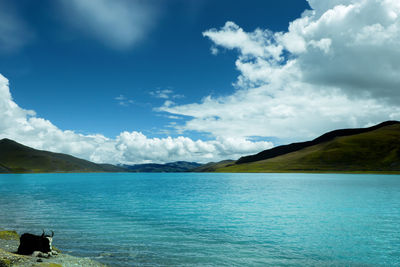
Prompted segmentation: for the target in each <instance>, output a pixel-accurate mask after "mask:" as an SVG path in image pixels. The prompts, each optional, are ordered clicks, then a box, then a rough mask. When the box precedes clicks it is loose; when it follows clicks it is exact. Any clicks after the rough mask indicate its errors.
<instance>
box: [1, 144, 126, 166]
mask: <svg viewBox="0 0 400 267" xmlns="http://www.w3.org/2000/svg"><path fill="white" fill-rule="evenodd" d="M123 171H126V169H124V168H122V167H118V166H114V165H109V164H96V163H93V162H90V161H87V160H83V159H79V158H76V157H73V156H70V155H66V154H61V153H53V152H49V151H43V150H37V149H33V148H30V147H27V146H24V145H22V144H19V143H17V142H15V141H13V140H10V139H2V140H0V173H36V172H123Z"/></svg>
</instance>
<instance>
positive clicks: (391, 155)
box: [215, 123, 400, 173]
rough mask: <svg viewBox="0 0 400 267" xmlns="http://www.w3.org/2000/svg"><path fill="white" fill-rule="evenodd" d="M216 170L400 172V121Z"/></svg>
mask: <svg viewBox="0 0 400 267" xmlns="http://www.w3.org/2000/svg"><path fill="white" fill-rule="evenodd" d="M215 171H217V172H371V173H375V172H385V173H400V124H399V123H395V124H391V125H388V126H383V127H380V128H377V129H375V130H372V131H368V132H364V133H360V134H354V135H349V136H340V137H336V138H334V139H332V140H330V141H326V142H322V143H319V144H317V145H312V146H308V147H306V148H303V149H300V150H297V151H295V152H291V153H286V154H283V155H279V156H276V157H273V158H269V159H265V160H260V161H255V162H249V163H242V164H238V163H237V162H236V163H235V164H231V165H230V166H227V167H222V168H216V170H215Z"/></svg>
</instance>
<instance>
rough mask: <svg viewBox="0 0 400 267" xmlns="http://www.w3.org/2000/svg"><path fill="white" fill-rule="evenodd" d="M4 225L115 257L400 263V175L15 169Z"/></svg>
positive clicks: (3, 178) (229, 262) (4, 195)
mask: <svg viewBox="0 0 400 267" xmlns="http://www.w3.org/2000/svg"><path fill="white" fill-rule="evenodd" d="M0 228H5V229H15V230H17V231H18V233H20V234H21V233H24V232H33V233H37V234H41V232H42V229H46V230H48V231H50V230H54V232H55V236H54V242H53V244H54V245H55V246H56V247H58V248H60V249H61V250H63V251H64V252H66V253H69V254H72V255H76V256H84V257H91V258H93V259H95V260H97V261H100V262H103V263H106V264H110V265H112V266H165V265H167V266H179V265H181V266H196V265H198V266H205V265H208V266H213V265H214V266H215V265H218V266H221V265H226V266H265V265H274V266H277V265H280V266H288V265H325V266H326V265H328V266H330V265H340V266H342V265H346V266H359V265H371V266H372V265H400V176H399V175H348V174H211V173H210V174H203V173H120V174H110V173H106V174H104V173H102V174H11V175H9V174H7V175H0Z"/></svg>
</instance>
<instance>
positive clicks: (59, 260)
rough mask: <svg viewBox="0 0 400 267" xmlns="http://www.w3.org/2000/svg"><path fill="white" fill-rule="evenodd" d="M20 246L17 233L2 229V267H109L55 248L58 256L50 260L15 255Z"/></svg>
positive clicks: (0, 264)
mask: <svg viewBox="0 0 400 267" xmlns="http://www.w3.org/2000/svg"><path fill="white" fill-rule="evenodd" d="M18 246H19V235H18V233H17V232H16V231H12V230H5V229H1V228H0V267H11V266H15V267H62V266H88V267H108V266H107V265H105V264H103V263H100V262H97V261H95V260H92V259H90V258H86V257H85V258H82V257H75V256H72V255H69V254H64V253H62V252H61V251H60V250H58V249H57V248H54V250H56V251H57V252H58V255H56V256H51V257H49V258H39V257H32V256H26V255H19V254H16V253H15V252H16V251H17V249H18Z"/></svg>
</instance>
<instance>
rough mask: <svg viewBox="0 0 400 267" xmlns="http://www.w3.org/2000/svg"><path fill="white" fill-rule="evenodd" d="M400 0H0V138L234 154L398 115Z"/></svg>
mask: <svg viewBox="0 0 400 267" xmlns="http://www.w3.org/2000/svg"><path fill="white" fill-rule="evenodd" d="M399 16H400V3H399V2H398V1H397V0H326V1H318V0H308V1H306V0H304V1H302V0H296V1H294V0H280V1H265V0H247V1H241V0H238V1H226V0H219V1H212V0H147V1H140V0H85V1H80V0H53V1H51V0H42V1H34V0H21V1H12V0H0V116H1V117H0V138H10V139H13V140H16V141H18V142H21V143H23V144H26V145H29V146H32V147H34V148H37V149H45V150H50V151H55V152H62V153H68V154H71V155H74V156H77V157H80V158H84V159H88V160H91V161H95V162H102V163H103V162H107V163H114V164H119V163H123V164H136V163H146V162H159V163H163V162H171V161H177V160H186V161H197V162H202V163H205V162H210V161H218V160H222V159H237V158H239V157H240V156H242V155H248V154H253V153H257V152H259V151H262V150H264V149H268V148H271V147H274V146H277V145H280V144H286V143H289V142H294V141H305V140H309V139H313V138H315V137H317V136H319V135H321V134H323V133H325V132H327V131H330V130H334V129H338V128H349V127H366V126H371V125H374V124H377V123H380V122H382V121H385V120H400V104H399V103H400V89H399V88H400V75H399V70H400V48H399V47H400V46H399V43H400V34H399V31H400V18H399Z"/></svg>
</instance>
